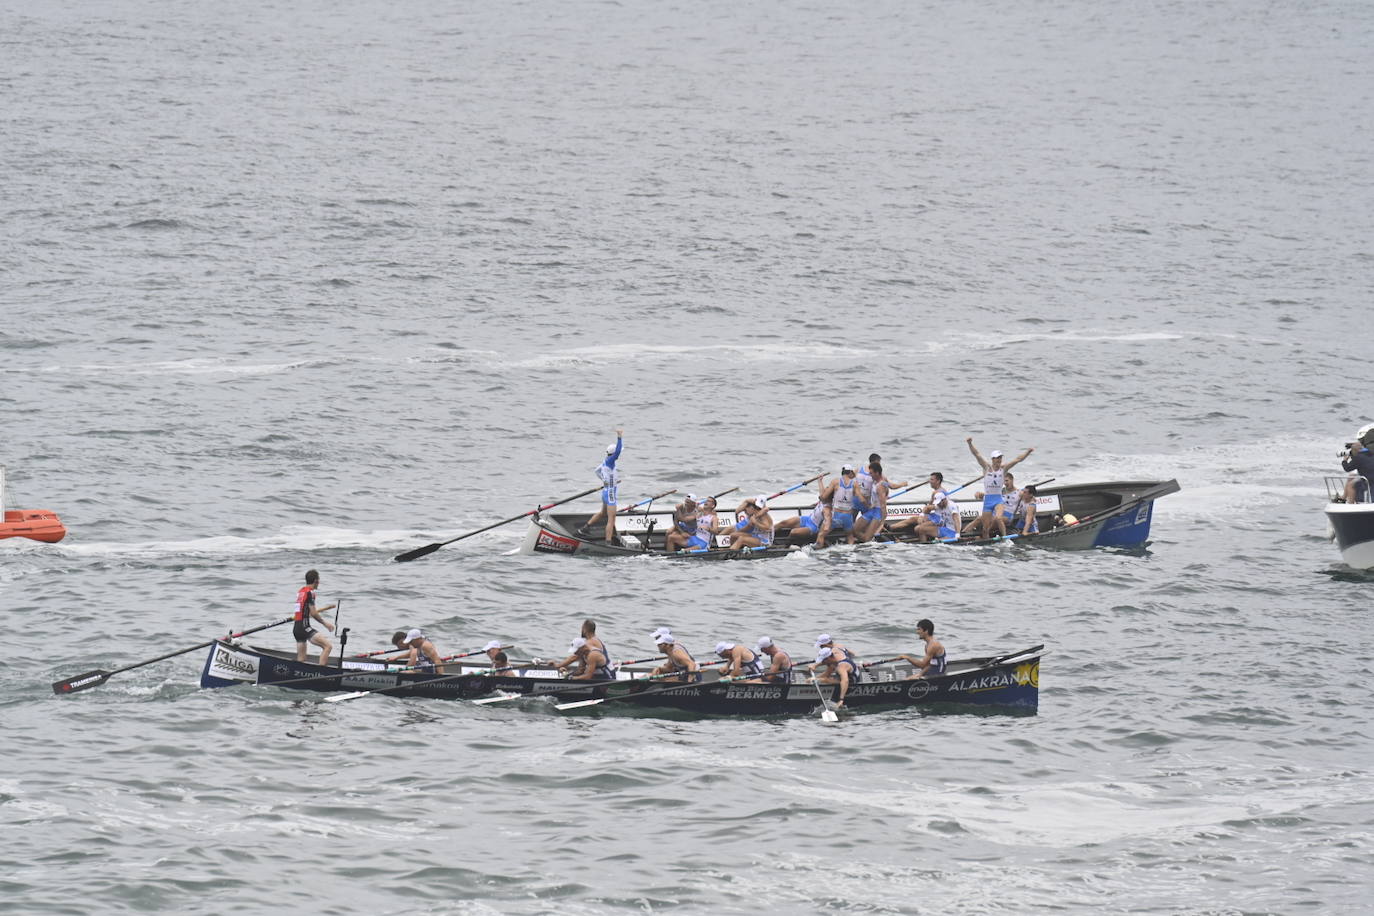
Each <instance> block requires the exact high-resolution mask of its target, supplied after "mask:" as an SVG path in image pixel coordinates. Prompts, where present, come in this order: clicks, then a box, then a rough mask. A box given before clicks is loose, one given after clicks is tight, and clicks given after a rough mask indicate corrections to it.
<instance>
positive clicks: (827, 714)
mask: <svg viewBox="0 0 1374 916" xmlns="http://www.w3.org/2000/svg"><path fill="white" fill-rule="evenodd" d="M811 686H813V687H815V688H816V695H817V696H818V697H820V698H821V705H822V706H824V707H825V709H823V710H822V711H821V721H822V722H838V721H840V716H839V714H838V713H836V712H835V707H833V706H831V705H830V700H829V699H828V698H827V697H826V695H825V692H824V691H823V690H821V685H820V682H819V681H817V680H816V672H815V671H812V672H811ZM827 686H829V685H827Z"/></svg>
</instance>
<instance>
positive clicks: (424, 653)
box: [391, 629, 443, 671]
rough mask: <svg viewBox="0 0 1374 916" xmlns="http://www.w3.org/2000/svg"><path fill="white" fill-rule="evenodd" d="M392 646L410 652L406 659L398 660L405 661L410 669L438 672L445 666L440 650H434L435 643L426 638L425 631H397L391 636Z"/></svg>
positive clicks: (398, 659) (399, 659) (407, 653)
mask: <svg viewBox="0 0 1374 916" xmlns="http://www.w3.org/2000/svg"><path fill="white" fill-rule="evenodd" d="M391 644H392V645H394V646H395V647H396V648H398V649H401V650H408V651H407V652H406V655H405V657H404V658H397V659H396V661H404V662H405V664H406V666H407V667H409V668H416V667H418V668H420V669H421V670H423V671H437V670H438V669H439V666H440V665H441V664H443V660H442V659H440V658H439V652H438V650H437V649H435V648H434V643H432V642H430V641H429V639H428V638H427V637H426V636H425V631H424V630H421V629H412V630H408V631H402V630H397V631H396V632H395V633H393V634H392V636H391Z"/></svg>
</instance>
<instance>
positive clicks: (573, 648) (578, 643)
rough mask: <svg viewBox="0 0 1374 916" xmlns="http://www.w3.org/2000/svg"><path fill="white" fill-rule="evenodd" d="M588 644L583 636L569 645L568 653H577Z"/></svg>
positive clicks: (576, 638)
mask: <svg viewBox="0 0 1374 916" xmlns="http://www.w3.org/2000/svg"><path fill="white" fill-rule="evenodd" d="M586 644H587V641H586V640H585V639H583V638H582V637H581V636H578V637H575V638H574V639H573V641H572V642H570V643H568V651H569V652H576V651H577V650H578V649H580V648H582V647H583V646H585V645H586Z"/></svg>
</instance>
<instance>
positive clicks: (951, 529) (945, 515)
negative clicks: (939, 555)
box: [916, 490, 962, 544]
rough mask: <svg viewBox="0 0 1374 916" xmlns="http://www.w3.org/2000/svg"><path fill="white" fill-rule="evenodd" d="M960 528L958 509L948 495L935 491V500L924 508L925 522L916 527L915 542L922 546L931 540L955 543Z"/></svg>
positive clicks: (941, 491) (942, 491)
mask: <svg viewBox="0 0 1374 916" xmlns="http://www.w3.org/2000/svg"><path fill="white" fill-rule="evenodd" d="M961 527H962V525H961V524H960V520H959V507H958V506H956V505H954V504H953V503H952V502H951V501H950V498H949V494H948V493H946V492H945V491H944V490H937V491H936V493H935V499H934V500H933V501H932V502H931V503H930V504H929V505H928V506H926V513H925V520H924V521H922V522H920V523H919V524H917V526H916V540H918V541H920V542H921V543H922V544H927V543H929V542H930V540H931V539H932V538H939V539H940V540H942V541H948V540H956V541H957V540H959V532H960V528H961Z"/></svg>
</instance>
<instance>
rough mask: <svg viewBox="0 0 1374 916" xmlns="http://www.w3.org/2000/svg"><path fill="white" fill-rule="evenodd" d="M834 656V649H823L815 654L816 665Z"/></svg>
mask: <svg viewBox="0 0 1374 916" xmlns="http://www.w3.org/2000/svg"><path fill="white" fill-rule="evenodd" d="M834 654H835V650H834V649H831V648H828V647H827V648H825V649H822V650H821V651H819V652H817V653H816V664H818V665H819V664H820V663H821V662H823V661H825V660H826V659H827V658H829V657H830V656H832V655H834Z"/></svg>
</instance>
